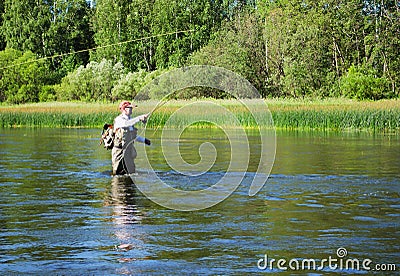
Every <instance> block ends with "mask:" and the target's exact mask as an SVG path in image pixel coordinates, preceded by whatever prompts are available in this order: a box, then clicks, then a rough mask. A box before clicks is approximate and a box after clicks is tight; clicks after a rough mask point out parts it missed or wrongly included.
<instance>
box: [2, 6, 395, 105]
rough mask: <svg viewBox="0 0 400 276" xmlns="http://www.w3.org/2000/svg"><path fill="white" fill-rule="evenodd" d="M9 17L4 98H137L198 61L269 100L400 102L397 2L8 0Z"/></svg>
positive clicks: (5, 18) (5, 20)
mask: <svg viewBox="0 0 400 276" xmlns="http://www.w3.org/2000/svg"><path fill="white" fill-rule="evenodd" d="M0 14H1V17H0V25H1V31H0V101H1V102H10V103H24V102H36V101H50V100H85V101H98V100H101V101H116V100H119V99H122V98H126V97H129V98H132V97H134V96H135V94H136V93H137V92H138V91H139V90H140V89H141V88H142V87H143V86H144V85H145V84H146V83H148V82H150V81H151V80H152V79H154V78H155V77H156V76H158V75H160V74H162V73H163V72H165V71H166V70H169V69H171V68H178V67H182V66H189V65H197V64H206V65H214V66H220V67H224V68H226V69H229V70H232V71H234V72H236V73H238V74H240V75H242V76H243V77H244V78H246V79H248V80H249V81H250V82H251V83H252V84H253V85H254V86H255V87H256V88H257V90H258V91H259V92H260V93H261V94H262V96H263V97H349V98H355V99H382V98H393V97H399V90H398V89H399V88H398V84H399V80H400V58H399V56H400V2H399V1H397V0H392V1H390V0H347V1H342V0H302V1H296V0H206V1H204V0H202V1H200V0H91V1H87V0H19V1H13V0H0ZM193 96H199V97H203V96H211V97H224V96H225V94H223V93H221V92H219V91H213V90H206V89H191V90H190V91H189V92H187V93H180V97H193ZM150 97H155V98H156V97H157V95H156V94H152V95H150Z"/></svg>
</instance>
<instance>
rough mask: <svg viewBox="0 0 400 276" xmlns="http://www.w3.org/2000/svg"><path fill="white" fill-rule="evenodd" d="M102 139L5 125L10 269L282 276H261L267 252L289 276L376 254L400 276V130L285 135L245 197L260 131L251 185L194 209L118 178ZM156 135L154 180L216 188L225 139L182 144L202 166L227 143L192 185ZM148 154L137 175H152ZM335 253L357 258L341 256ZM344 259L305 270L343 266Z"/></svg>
mask: <svg viewBox="0 0 400 276" xmlns="http://www.w3.org/2000/svg"><path fill="white" fill-rule="evenodd" d="M98 136H99V131H98V130H93V129H24V128H22V129H2V130H1V131H0V154H1V159H0V227H1V232H0V274H2V275H5V274H12V273H17V274H28V273H32V274H38V273H40V274H43V273H45V274H63V275H88V274H90V275H93V274H101V275H125V274H152V273H154V274H161V273H162V274H190V273H194V274H243V273H252V272H277V271H283V270H280V269H279V268H278V267H277V264H276V262H275V263H273V266H268V267H266V269H265V270H260V269H259V268H258V266H257V263H259V264H261V265H262V264H264V261H263V260H265V255H267V258H268V261H270V260H271V259H272V258H274V259H276V260H278V259H285V260H286V268H287V273H293V272H294V271H293V269H292V268H290V267H289V268H288V263H289V261H290V260H291V259H296V260H303V259H311V258H312V259H315V260H316V261H317V264H320V262H321V261H322V260H323V259H328V258H329V257H332V258H336V259H338V260H339V261H340V260H342V261H346V260H348V259H355V258H357V259H358V260H360V261H362V260H364V259H371V261H372V262H371V264H370V265H369V267H370V268H371V269H375V265H376V264H380V265H381V264H396V265H397V271H398V270H399V263H400V262H399V260H400V253H399V252H400V250H399V249H400V248H399V247H400V242H399V240H400V235H399V234H400V229H399V223H400V173H399V168H400V138H399V137H398V136H393V135H380V134H379V135H378V134H377V135H373V134H364V133H324V132H292V131H280V132H277V154H276V160H275V164H274V167H273V170H272V173H271V176H270V178H269V179H268V182H267V183H266V185H265V186H264V187H263V189H262V190H261V191H260V192H259V193H258V194H257V195H255V196H254V197H249V196H248V189H249V186H250V182H251V180H252V178H253V177H254V173H255V171H256V168H257V163H256V162H255V160H257V157H258V151H259V148H260V145H259V142H260V141H259V140H260V139H259V137H258V136H257V135H254V136H252V133H250V145H251V146H250V147H251V148H250V150H251V153H252V157H251V164H250V166H249V168H248V170H247V173H246V176H245V179H244V181H243V183H242V184H241V185H240V186H239V188H238V189H237V190H236V191H235V192H234V193H233V194H232V195H231V196H230V197H229V198H228V199H226V200H225V201H223V202H222V203H220V204H217V205H216V206H213V207H211V208H208V209H205V210H201V211H196V212H181V211H175V210H170V209H166V208H163V207H160V206H158V205H157V204H155V203H153V202H152V201H150V200H149V199H147V198H146V197H145V196H144V195H143V194H142V193H141V192H140V191H139V190H138V189H137V188H136V187H135V186H134V185H133V183H132V180H131V178H129V177H111V176H110V173H111V168H110V166H111V164H110V162H111V161H110V151H106V150H104V149H103V148H101V147H99V146H98ZM158 137H159V134H157V133H155V134H154V135H153V137H150V138H151V139H152V142H153V145H152V146H151V147H149V148H148V152H149V156H150V158H151V159H152V160H153V165H154V168H155V169H156V171H157V173H158V175H159V176H160V177H161V178H162V179H164V180H165V181H166V182H168V183H170V184H171V185H172V186H174V185H175V187H176V188H181V189H189V190H190V189H193V190H197V189H202V188H204V187H206V186H209V185H212V184H213V183H215V181H216V180H217V179H219V178H220V177H222V175H223V174H224V173H223V172H224V171H225V170H226V168H227V166H228V165H227V164H228V163H229V162H228V161H229V156H230V151H229V144H227V143H228V141H227V140H226V139H224V137H223V136H222V133H221V131H218V130H191V131H188V132H187V133H185V137H182V142H181V147H180V150H181V154H182V156H183V157H184V158H185V160H187V161H188V162H194V163H195V162H198V160H199V155H198V151H197V150H198V146H199V145H200V144H201V143H204V142H212V143H213V144H214V145H215V147H216V148H217V150H218V149H219V150H218V157H217V161H216V164H215V165H214V166H213V167H212V169H211V171H210V172H208V173H206V174H203V175H200V176H196V177H187V176H182V175H180V174H178V173H176V172H174V171H172V170H171V169H170V168H169V166H168V164H166V163H165V162H163V160H162V156H161V153H160V142H159V139H158ZM138 151H139V157H138V160H137V166H138V175H139V176H140V175H144V174H145V173H146V172H145V171H141V169H140V167H141V166H140V165H141V164H142V162H143V160H141V158H142V157H143V152H142V151H141V149H140V148H138ZM120 245H128V246H129V247H128V248H127V249H128V250H126V249H120V248H119V247H118V246H120ZM338 248H345V249H346V250H347V255H345V256H343V257H342V258H339V257H338V255H337V249H338ZM260 259H261V261H263V262H259V261H260ZM337 264H338V267H334V266H331V267H329V265H328V263H324V265H322V267H323V268H322V269H314V270H307V271H300V272H299V271H297V272H298V273H301V274H304V273H312V274H319V273H322V272H326V271H328V272H343V270H339V269H340V267H339V262H338V263H337ZM381 267H382V266H381ZM342 268H343V267H342ZM343 269H344V268H343ZM392 269H393V268H392ZM298 270H301V269H298ZM344 270H345V272H350V273H365V272H366V270H363V269H357V268H354V267H351V268H349V269H347V270H346V269H344ZM392 273H393V272H392Z"/></svg>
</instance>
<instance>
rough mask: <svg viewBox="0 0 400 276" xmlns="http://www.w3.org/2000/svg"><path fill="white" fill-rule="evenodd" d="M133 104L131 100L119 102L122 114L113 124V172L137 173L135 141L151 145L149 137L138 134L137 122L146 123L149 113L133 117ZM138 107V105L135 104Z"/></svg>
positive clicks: (118, 173) (120, 173) (117, 173)
mask: <svg viewBox="0 0 400 276" xmlns="http://www.w3.org/2000/svg"><path fill="white" fill-rule="evenodd" d="M133 107H134V106H133V105H132V104H131V103H130V102H129V101H122V102H121V103H120V104H119V110H120V111H121V114H120V115H119V116H118V117H116V118H115V119H114V125H113V129H112V130H113V134H114V140H113V142H114V143H113V147H112V151H111V155H112V168H113V174H115V175H122V174H131V173H135V171H136V166H135V158H136V156H137V153H136V149H135V146H134V141H137V142H141V143H145V144H146V145H150V144H151V142H150V140H149V139H147V138H144V137H141V136H139V135H137V131H138V130H137V128H135V124H137V123H138V122H142V123H144V124H145V123H146V122H147V118H148V116H149V114H143V115H140V116H137V117H135V118H131V115H132V109H133ZM135 107H137V105H135Z"/></svg>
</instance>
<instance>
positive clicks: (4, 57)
mask: <svg viewBox="0 0 400 276" xmlns="http://www.w3.org/2000/svg"><path fill="white" fill-rule="evenodd" d="M47 72H48V67H47V65H46V63H45V62H44V61H43V60H36V57H35V55H34V54H33V53H32V52H29V51H28V52H25V53H24V54H22V52H20V51H17V50H14V49H6V50H4V51H1V52H0V100H1V101H6V102H9V103H26V102H37V101H38V100H39V91H41V89H42V87H43V85H44V83H45V80H46V75H47Z"/></svg>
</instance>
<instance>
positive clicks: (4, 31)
mask: <svg viewBox="0 0 400 276" xmlns="http://www.w3.org/2000/svg"><path fill="white" fill-rule="evenodd" d="M4 7H5V9H4V11H5V12H4V14H2V15H3V16H2V18H3V19H4V20H3V22H2V23H3V24H2V27H1V35H2V36H3V37H4V39H5V42H6V43H7V47H9V48H14V49H18V50H20V51H22V52H26V51H32V52H33V53H34V54H36V55H37V56H39V57H45V56H54V55H59V54H66V53H69V52H72V51H80V50H83V49H87V48H90V47H92V46H93V40H92V36H93V32H92V30H91V29H90V25H89V19H90V17H91V10H90V9H89V6H88V3H87V2H86V1H85V0H69V1H59V0H52V1H36V0H20V1H13V0H5V1H4ZM0 37H1V36H0ZM88 58H89V55H88V53H86V52H83V53H80V54H79V61H78V63H79V62H83V63H86V62H87V61H88ZM51 62H52V64H51V70H52V71H57V70H58V69H59V67H60V64H61V62H62V58H61V57H58V58H56V59H52V60H51ZM57 81H60V78H59V79H58V80H57Z"/></svg>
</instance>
